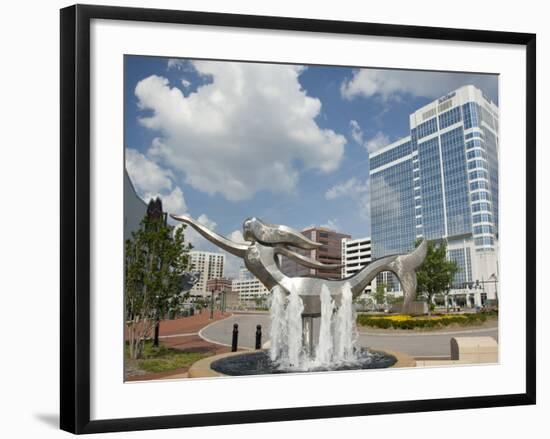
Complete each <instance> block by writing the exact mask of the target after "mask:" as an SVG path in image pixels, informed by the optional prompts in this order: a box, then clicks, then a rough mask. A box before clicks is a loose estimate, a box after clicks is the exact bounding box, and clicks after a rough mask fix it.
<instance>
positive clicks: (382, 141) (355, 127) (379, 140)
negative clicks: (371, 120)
mask: <svg viewBox="0 0 550 439" xmlns="http://www.w3.org/2000/svg"><path fill="white" fill-rule="evenodd" d="M349 125H350V128H351V137H352V139H353V140H354V141H355V142H356V143H357V144H358V145H360V146H362V147H363V148H365V149H366V150H367V151H368V152H375V151H378V150H379V149H380V148H383V147H384V146H387V145H389V144H390V138H389V137H388V136H386V135H385V134H384V133H382V132H381V131H379V132H377V133H376V134H375V135H374V136H373V137H371V138H370V139H368V140H365V135H364V133H363V130H362V129H361V125H359V122H357V121H356V120H350V122H349Z"/></svg>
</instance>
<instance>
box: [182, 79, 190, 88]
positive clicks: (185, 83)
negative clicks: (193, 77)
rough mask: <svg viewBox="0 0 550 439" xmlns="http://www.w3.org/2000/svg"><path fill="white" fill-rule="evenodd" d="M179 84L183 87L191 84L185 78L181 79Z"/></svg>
mask: <svg viewBox="0 0 550 439" xmlns="http://www.w3.org/2000/svg"><path fill="white" fill-rule="evenodd" d="M181 85H183V86H184V87H185V88H187V87H189V86H190V85H191V82H189V81H188V80H187V79H185V78H184V79H182V80H181Z"/></svg>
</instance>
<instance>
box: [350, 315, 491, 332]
mask: <svg viewBox="0 0 550 439" xmlns="http://www.w3.org/2000/svg"><path fill="white" fill-rule="evenodd" d="M497 315H498V313H497V312H487V313H475V314H458V315H446V314H445V315H438V316H432V317H428V316H420V317H413V316H410V315H406V314H398V315H393V316H386V315H382V316H377V315H367V314H359V315H358V316H357V324H358V325H360V326H371V327H374V328H381V329H388V328H394V329H415V328H441V327H445V326H448V325H452V324H458V325H461V326H472V325H476V324H479V323H483V322H485V321H486V320H487V318H488V317H495V316H497Z"/></svg>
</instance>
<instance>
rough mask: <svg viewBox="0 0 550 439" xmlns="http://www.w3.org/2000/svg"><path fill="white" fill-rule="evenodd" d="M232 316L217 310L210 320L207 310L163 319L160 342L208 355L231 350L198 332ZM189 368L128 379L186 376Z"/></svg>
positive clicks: (128, 377) (134, 376)
mask: <svg viewBox="0 0 550 439" xmlns="http://www.w3.org/2000/svg"><path fill="white" fill-rule="evenodd" d="M230 316H231V314H230V313H227V312H226V313H225V314H224V315H222V314H221V312H219V311H217V312H215V313H214V319H213V320H210V312H209V311H206V310H205V311H203V312H202V314H195V315H194V316H192V317H183V318H180V319H175V320H162V321H161V322H160V331H159V334H160V343H162V344H163V345H165V346H167V347H170V348H172V349H178V350H181V351H185V352H197V353H202V354H207V355H208V356H210V355H218V354H222V353H226V352H230V351H231V348H230V347H228V346H221V345H218V344H214V343H209V342H207V341H206V340H203V339H202V338H201V337H199V335H198V332H199V331H200V330H201V329H202V328H204V327H205V326H207V325H209V324H210V323H212V322H215V321H218V320H223V319H225V318H227V317H230ZM188 369H189V367H184V368H180V369H174V370H170V371H166V372H159V373H147V374H145V375H132V376H127V377H126V381H150V380H162V379H178V378H186V374H187V371H188Z"/></svg>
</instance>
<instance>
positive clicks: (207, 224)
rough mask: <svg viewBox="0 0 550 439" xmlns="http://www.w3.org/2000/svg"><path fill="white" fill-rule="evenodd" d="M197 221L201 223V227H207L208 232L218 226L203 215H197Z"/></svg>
mask: <svg viewBox="0 0 550 439" xmlns="http://www.w3.org/2000/svg"><path fill="white" fill-rule="evenodd" d="M197 221H198V222H199V223H201V224H202V225H203V226H205V227H208V228H209V229H210V230H214V229H215V228H216V227H217V226H218V223H216V222H215V221H214V220H211V219H210V218H208V216H206V214H205V213H203V214H201V215H199V217H198V218H197Z"/></svg>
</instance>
